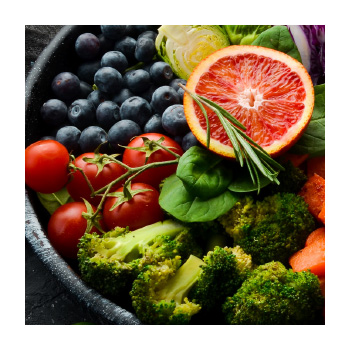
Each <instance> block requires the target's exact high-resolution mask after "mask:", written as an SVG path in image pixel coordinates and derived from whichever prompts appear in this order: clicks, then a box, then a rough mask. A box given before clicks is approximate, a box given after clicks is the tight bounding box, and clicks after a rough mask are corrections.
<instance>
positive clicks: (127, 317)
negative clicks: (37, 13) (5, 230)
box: [25, 25, 141, 325]
mask: <svg viewBox="0 0 350 350" xmlns="http://www.w3.org/2000/svg"><path fill="white" fill-rule="evenodd" d="M77 27H81V26H76V25H66V26H63V27H62V29H61V30H60V31H59V32H58V33H57V34H56V36H55V37H54V38H53V39H52V41H51V42H50V43H49V44H48V45H47V46H46V47H45V49H44V50H43V51H42V52H41V54H40V55H39V56H38V58H37V60H36V61H35V63H34V65H33V67H32V68H31V70H30V72H29V73H28V76H27V78H26V82H25V113H26V115H27V111H28V108H29V106H30V101H31V97H32V93H33V89H34V86H35V83H36V82H37V81H38V79H40V74H41V71H42V67H45V66H47V65H48V64H49V60H50V57H51V55H53V54H54V52H55V50H56V48H57V46H58V45H60V44H62V43H63V42H64V40H65V39H66V38H67V36H68V35H69V34H70V33H71V32H72V31H74V30H75V29H76V28H77ZM25 238H26V240H27V242H28V243H29V245H30V246H31V248H32V249H33V251H34V253H35V255H36V256H37V257H38V258H39V260H41V261H42V262H43V264H44V265H45V267H46V268H47V269H48V270H49V272H50V273H51V274H52V275H53V276H54V278H55V279H57V280H58V281H59V282H60V283H61V284H62V285H63V286H64V287H65V289H66V290H67V291H68V292H69V293H70V294H71V295H72V296H73V297H74V298H75V299H76V300H77V301H78V302H79V303H80V304H83V305H84V306H85V308H86V309H87V310H88V311H90V312H92V314H93V315H94V317H96V318H97V319H98V320H99V321H100V322H102V324H116V325H139V324H141V322H140V321H139V319H138V318H137V317H136V316H135V315H134V314H132V313H131V312H129V311H127V310H125V309H123V308H122V307H120V306H118V305H117V304H115V303H114V302H112V301H110V300H109V299H107V298H105V297H103V296H102V295H101V294H100V293H98V292H97V291H95V290H94V289H92V288H90V287H89V286H88V285H86V284H85V283H84V282H83V280H82V279H81V278H80V277H79V276H78V274H77V273H76V272H75V271H74V270H73V269H72V268H71V267H70V266H69V265H68V263H67V262H66V261H65V260H64V259H63V258H62V257H61V256H60V255H59V254H58V253H57V252H56V250H55V249H54V248H53V246H52V245H51V243H50V241H49V240H48V238H47V236H46V233H45V230H44V228H43V226H42V224H41V223H40V222H39V220H38V217H37V215H36V213H35V209H34V207H33V204H32V202H31V200H30V195H29V193H28V190H27V189H25Z"/></svg>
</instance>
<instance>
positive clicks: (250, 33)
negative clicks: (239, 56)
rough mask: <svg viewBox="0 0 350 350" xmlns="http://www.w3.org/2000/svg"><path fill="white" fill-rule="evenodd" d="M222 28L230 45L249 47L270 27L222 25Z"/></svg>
mask: <svg viewBox="0 0 350 350" xmlns="http://www.w3.org/2000/svg"><path fill="white" fill-rule="evenodd" d="M223 28H224V29H225V30H226V33H227V35H228V37H229V39H230V43H231V44H232V45H251V43H252V42H253V41H254V40H255V39H256V38H257V37H258V36H259V35H260V34H261V33H262V32H263V31H265V30H266V29H269V28H271V26H270V25H266V26H264V25H258V26H256V25H224V26H223Z"/></svg>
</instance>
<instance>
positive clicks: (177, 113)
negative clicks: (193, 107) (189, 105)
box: [162, 104, 190, 136]
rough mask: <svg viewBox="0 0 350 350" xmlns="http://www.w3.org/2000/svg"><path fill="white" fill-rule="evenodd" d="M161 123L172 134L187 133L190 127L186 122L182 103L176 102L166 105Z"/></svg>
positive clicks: (181, 134)
mask: <svg viewBox="0 0 350 350" xmlns="http://www.w3.org/2000/svg"><path fill="white" fill-rule="evenodd" d="M162 125H163V128H164V130H165V131H166V132H168V133H169V134H171V135H173V136H177V135H179V136H183V135H185V134H187V133H188V132H189V131H190V129H189V127H188V124H187V120H186V117H185V112H184V107H183V105H181V104H176V105H173V106H170V107H168V108H167V109H166V110H165V111H164V113H163V115H162Z"/></svg>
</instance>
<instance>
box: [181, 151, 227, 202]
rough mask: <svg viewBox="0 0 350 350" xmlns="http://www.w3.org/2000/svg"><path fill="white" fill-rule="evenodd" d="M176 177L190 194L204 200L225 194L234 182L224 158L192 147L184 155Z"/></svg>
mask: <svg viewBox="0 0 350 350" xmlns="http://www.w3.org/2000/svg"><path fill="white" fill-rule="evenodd" d="M176 175H177V176H178V177H179V178H180V179H181V180H182V182H183V184H184V186H185V187H186V190H187V191H188V192H190V193H191V194H193V195H196V196H198V197H200V198H203V199H208V198H212V197H215V196H217V195H219V194H220V193H222V192H224V191H225V190H226V189H227V187H228V185H229V184H230V182H231V180H232V171H231V170H230V169H228V167H227V166H226V165H225V162H224V161H223V158H221V157H219V156H218V155H216V154H214V153H212V152H210V151H209V150H207V149H204V148H202V147H198V146H193V147H191V148H190V149H189V150H188V151H186V152H185V153H184V154H183V155H182V157H181V158H180V160H179V164H178V166H177V171H176Z"/></svg>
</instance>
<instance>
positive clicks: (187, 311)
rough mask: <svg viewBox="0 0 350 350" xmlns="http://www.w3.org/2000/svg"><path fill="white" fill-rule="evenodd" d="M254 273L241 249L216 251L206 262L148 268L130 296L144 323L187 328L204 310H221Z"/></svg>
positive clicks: (196, 260)
mask: <svg viewBox="0 0 350 350" xmlns="http://www.w3.org/2000/svg"><path fill="white" fill-rule="evenodd" d="M251 269H252V264H251V258H250V257H249V256H248V255H246V254H245V253H244V252H243V251H242V250H241V249H240V248H238V249H235V248H220V247H215V248H214V250H213V251H210V252H209V253H208V254H207V255H206V256H205V257H204V258H203V260H201V259H199V258H197V257H195V256H193V255H191V256H190V257H189V258H188V260H186V261H185V262H184V263H183V264H182V265H181V260H180V259H179V257H176V258H174V259H168V260H165V261H162V262H159V263H158V264H156V265H148V266H146V267H145V268H144V270H142V272H141V273H140V274H139V275H138V277H137V278H136V279H135V281H134V283H133V286H132V290H131V292H130V295H131V298H132V306H133V308H134V310H135V312H136V315H137V316H138V317H139V318H140V320H141V321H142V322H144V323H147V324H148V323H150V324H188V323H189V322H190V320H191V317H192V316H193V315H195V314H196V313H198V312H199V311H200V310H201V309H203V310H205V311H212V310H214V309H215V310H218V311H219V310H220V307H221V305H222V303H223V302H224V300H225V298H226V297H227V296H230V295H232V294H233V293H235V292H236V291H237V289H238V288H239V287H240V285H241V284H242V282H243V280H244V279H245V278H246V277H247V274H248V272H250V271H251Z"/></svg>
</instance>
